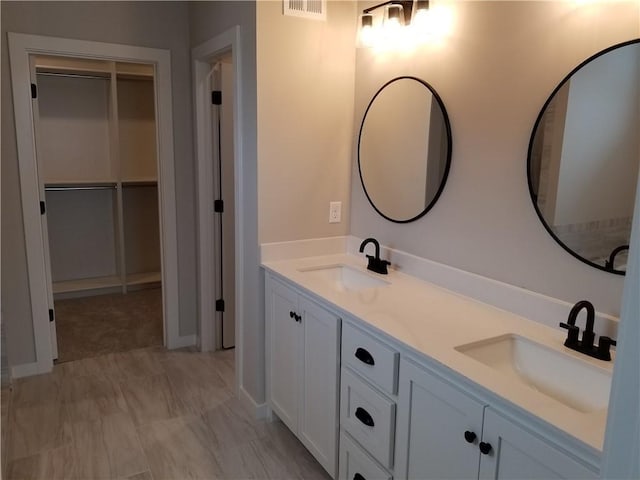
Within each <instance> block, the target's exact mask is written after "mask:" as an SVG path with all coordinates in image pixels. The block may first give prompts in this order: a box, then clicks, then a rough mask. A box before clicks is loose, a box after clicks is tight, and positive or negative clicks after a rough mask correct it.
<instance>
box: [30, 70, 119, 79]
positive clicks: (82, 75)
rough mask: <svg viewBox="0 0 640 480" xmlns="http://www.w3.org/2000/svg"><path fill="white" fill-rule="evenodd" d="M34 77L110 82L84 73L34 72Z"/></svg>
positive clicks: (106, 77)
mask: <svg viewBox="0 0 640 480" xmlns="http://www.w3.org/2000/svg"><path fill="white" fill-rule="evenodd" d="M36 75H44V76H46V77H67V78H88V79H91V80H110V77H109V76H105V75H88V74H85V73H56V72H36Z"/></svg>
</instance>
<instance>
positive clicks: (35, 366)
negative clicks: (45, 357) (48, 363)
mask: <svg viewBox="0 0 640 480" xmlns="http://www.w3.org/2000/svg"><path fill="white" fill-rule="evenodd" d="M10 368H11V379H15V378H22V377H30V376H32V375H38V374H41V373H47V372H48V371H51V369H49V370H48V371H43V370H42V368H41V365H40V363H39V362H33V363H23V364H21V365H14V366H12V367H10Z"/></svg>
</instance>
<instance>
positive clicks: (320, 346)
mask: <svg viewBox="0 0 640 480" xmlns="http://www.w3.org/2000/svg"><path fill="white" fill-rule="evenodd" d="M265 285H266V291H265V293H266V299H265V305H266V341H267V343H266V350H267V351H266V354H267V355H266V359H267V402H268V405H269V408H270V409H271V411H272V412H273V413H275V414H276V415H277V416H278V417H279V418H280V419H281V420H282V421H283V422H284V423H285V425H287V427H289V429H290V430H291V431H292V432H293V433H294V434H295V435H296V436H297V437H298V438H299V439H300V441H301V442H302V443H303V444H304V445H305V447H307V449H308V450H309V451H310V452H311V453H312V454H313V455H314V457H315V458H316V459H317V460H318V462H319V463H320V464H321V465H322V466H323V467H324V468H325V470H327V472H328V473H329V474H330V475H331V476H332V477H334V478H335V475H336V472H337V453H338V394H339V390H338V387H339V378H340V376H339V370H340V329H341V319H340V317H339V316H338V315H336V314H335V313H333V312H331V311H330V310H328V309H326V308H323V307H321V306H320V305H319V304H317V303H316V302H314V301H313V300H311V299H309V298H307V297H306V296H305V295H303V294H301V293H300V292H299V291H298V290H297V289H296V288H294V287H293V286H291V285H289V284H286V283H284V282H281V281H280V280H278V279H276V278H274V277H273V276H272V275H270V274H268V273H267V275H266V283H265Z"/></svg>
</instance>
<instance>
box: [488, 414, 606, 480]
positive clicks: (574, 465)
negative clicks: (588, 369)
mask: <svg viewBox="0 0 640 480" xmlns="http://www.w3.org/2000/svg"><path fill="white" fill-rule="evenodd" d="M482 440H483V442H486V443H488V444H490V445H491V447H492V448H491V450H490V451H489V453H488V454H486V455H481V456H480V457H481V458H480V478H481V479H483V478H487V479H489V478H491V479H502V478H504V479H531V478H545V479H560V478H564V479H590V478H598V475H597V474H596V473H595V472H593V471H592V470H590V469H588V468H587V467H586V466H585V465H583V464H582V463H580V462H578V461H577V460H575V459H574V458H572V457H570V456H569V455H567V454H565V453H563V452H561V451H559V450H558V449H557V448H556V447H554V446H553V445H551V444H549V443H548V442H546V441H544V440H543V439H542V438H540V437H538V436H536V435H534V434H532V433H530V432H528V431H527V430H525V429H524V428H522V427H521V426H519V425H517V424H515V423H513V422H511V421H509V420H507V419H506V418H504V417H502V416H501V415H498V414H497V413H496V412H495V411H494V410H493V409H491V408H487V409H486V412H485V419H484V431H483V434H482Z"/></svg>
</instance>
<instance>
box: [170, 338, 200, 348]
mask: <svg viewBox="0 0 640 480" xmlns="http://www.w3.org/2000/svg"><path fill="white" fill-rule="evenodd" d="M197 341H198V338H197V337H196V335H183V336H181V337H177V338H176V339H175V340H174V341H173V342H171V343H170V344H168V345H167V348H168V349H169V350H175V349H176V348H183V347H192V346H194V345H196V343H197Z"/></svg>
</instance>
